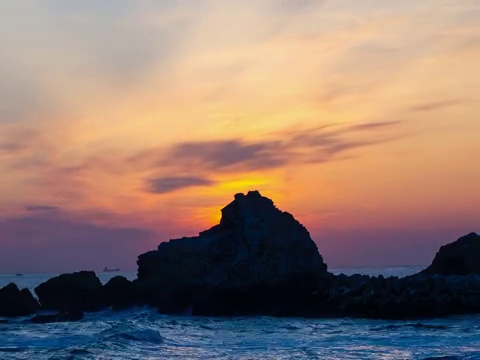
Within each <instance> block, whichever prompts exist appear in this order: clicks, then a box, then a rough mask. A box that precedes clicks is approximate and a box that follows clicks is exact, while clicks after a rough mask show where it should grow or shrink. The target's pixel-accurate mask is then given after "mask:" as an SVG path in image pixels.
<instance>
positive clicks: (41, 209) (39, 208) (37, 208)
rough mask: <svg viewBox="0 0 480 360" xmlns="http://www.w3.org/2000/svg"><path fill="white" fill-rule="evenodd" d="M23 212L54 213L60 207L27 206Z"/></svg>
mask: <svg viewBox="0 0 480 360" xmlns="http://www.w3.org/2000/svg"><path fill="white" fill-rule="evenodd" d="M25 210H27V211H31V212H37V211H38V212H44V211H46V212H50V211H56V210H60V207H58V206H53V205H27V206H25Z"/></svg>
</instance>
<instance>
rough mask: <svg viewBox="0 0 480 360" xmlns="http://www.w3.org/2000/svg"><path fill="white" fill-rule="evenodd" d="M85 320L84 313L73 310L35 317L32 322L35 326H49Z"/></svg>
mask: <svg viewBox="0 0 480 360" xmlns="http://www.w3.org/2000/svg"><path fill="white" fill-rule="evenodd" d="M82 319H83V312H82V311H80V310H71V311H67V312H61V313H58V314H54V315H41V314H38V315H35V316H34V317H33V318H32V319H31V320H30V321H31V322H32V323H35V324H49V323H56V322H70V321H80V320H82Z"/></svg>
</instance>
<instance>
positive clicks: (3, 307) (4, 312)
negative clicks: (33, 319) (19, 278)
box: [0, 283, 39, 316]
mask: <svg viewBox="0 0 480 360" xmlns="http://www.w3.org/2000/svg"><path fill="white" fill-rule="evenodd" d="M38 308H39V305H38V302H37V300H35V298H34V297H33V295H32V293H31V292H30V291H29V290H28V289H23V290H19V289H18V287H17V285H15V284H13V283H12V284H8V285H7V286H5V287H3V288H2V289H0V316H25V315H31V314H33V313H35V311H37V310H38Z"/></svg>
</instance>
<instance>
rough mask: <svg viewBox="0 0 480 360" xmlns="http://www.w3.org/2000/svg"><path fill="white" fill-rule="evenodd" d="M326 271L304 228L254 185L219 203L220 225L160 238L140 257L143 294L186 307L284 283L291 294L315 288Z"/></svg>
mask: <svg viewBox="0 0 480 360" xmlns="http://www.w3.org/2000/svg"><path fill="white" fill-rule="evenodd" d="M326 273H327V266H326V265H325V263H324V262H323V259H322V256H321V255H320V254H319V252H318V249H317V246H316V245H315V243H314V242H313V240H312V239H311V238H310V235H309V233H308V231H307V229H306V228H305V227H304V226H303V225H302V224H300V223H299V222H298V221H297V220H295V218H294V217H293V216H292V215H291V214H289V213H287V212H283V211H280V210H279V209H277V208H276V207H275V206H274V204H273V202H272V201H271V200H270V199H268V198H266V197H263V196H261V195H260V193H259V192H258V191H251V192H249V193H248V194H247V195H244V194H237V195H235V200H234V201H233V202H231V203H230V204H228V205H227V206H226V207H224V208H223V209H222V218H221V220H220V224H219V225H216V226H214V227H213V228H211V229H209V230H207V231H204V232H202V233H200V235H199V236H196V237H190V238H181V239H176V240H170V241H169V242H165V243H161V244H160V245H159V246H158V250H155V251H150V252H148V253H145V254H142V255H140V256H139V258H138V285H139V287H140V288H142V289H143V295H144V299H145V300H146V301H147V302H153V303H156V304H163V305H162V306H165V304H168V303H171V304H172V305H174V307H177V308H181V307H182V306H183V307H185V308H186V309H188V307H189V306H191V305H192V304H191V303H192V302H195V303H198V305H199V306H200V304H201V303H204V304H205V303H207V302H208V301H210V302H214V300H215V299H220V298H221V297H223V296H227V295H228V296H229V297H235V296H240V295H241V294H249V295H251V294H259V293H260V292H261V293H264V292H266V291H271V292H275V291H276V290H277V289H280V288H282V289H284V290H285V289H287V287H286V286H287V285H288V291H291V292H292V294H295V293H296V292H297V291H300V292H303V291H307V292H308V291H313V290H314V289H315V287H316V286H317V284H318V282H319V279H320V277H321V276H323V275H325V274H326ZM212 294H216V296H215V298H214V297H212V296H213V295H212ZM264 295H268V294H264ZM268 297H269V298H270V296H268ZM194 298H195V299H196V300H195V299H194ZM261 298H264V296H263V295H262V296H261ZM257 300H258V299H257ZM219 302H221V301H219ZM166 307H167V308H169V305H167V306H166Z"/></svg>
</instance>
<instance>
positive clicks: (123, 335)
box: [100, 324, 164, 344]
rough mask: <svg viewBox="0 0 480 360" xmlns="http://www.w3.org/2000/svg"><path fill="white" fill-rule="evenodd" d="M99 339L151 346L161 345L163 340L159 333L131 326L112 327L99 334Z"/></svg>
mask: <svg viewBox="0 0 480 360" xmlns="http://www.w3.org/2000/svg"><path fill="white" fill-rule="evenodd" d="M100 339H102V340H108V341H114V342H115V341H120V342H121V341H138V342H145V343H151V344H162V343H163V342H164V339H163V337H162V335H161V334H160V332H159V331H157V330H154V329H150V328H140V327H139V326H135V325H131V324H119V325H114V326H112V327H111V328H110V329H107V330H104V331H102V332H101V333H100Z"/></svg>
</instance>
